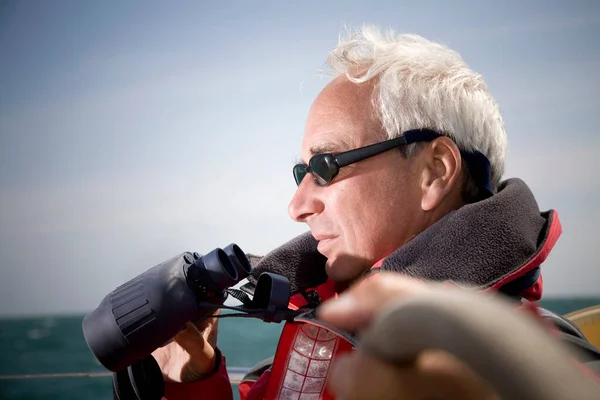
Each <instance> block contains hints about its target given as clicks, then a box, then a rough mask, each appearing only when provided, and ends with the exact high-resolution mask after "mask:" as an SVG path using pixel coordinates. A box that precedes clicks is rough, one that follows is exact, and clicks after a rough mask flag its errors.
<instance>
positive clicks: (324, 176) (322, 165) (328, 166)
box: [310, 155, 337, 186]
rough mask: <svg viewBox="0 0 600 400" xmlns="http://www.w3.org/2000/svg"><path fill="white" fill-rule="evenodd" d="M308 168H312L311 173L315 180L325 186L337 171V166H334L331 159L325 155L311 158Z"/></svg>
mask: <svg viewBox="0 0 600 400" xmlns="http://www.w3.org/2000/svg"><path fill="white" fill-rule="evenodd" d="M310 169H311V170H312V175H313V177H314V178H315V182H316V183H317V184H318V185H321V186H325V185H327V184H328V183H330V182H331V181H332V180H333V178H334V176H335V173H336V172H337V168H336V167H335V164H334V163H333V160H331V159H330V157H327V156H325V155H323V156H315V157H313V158H311V160H310Z"/></svg>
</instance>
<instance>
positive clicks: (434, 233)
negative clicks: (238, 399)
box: [154, 28, 561, 400]
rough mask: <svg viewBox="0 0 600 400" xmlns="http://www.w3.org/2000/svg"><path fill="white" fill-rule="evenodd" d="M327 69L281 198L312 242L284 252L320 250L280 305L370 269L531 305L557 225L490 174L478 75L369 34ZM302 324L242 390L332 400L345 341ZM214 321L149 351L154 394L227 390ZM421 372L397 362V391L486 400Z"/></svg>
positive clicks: (475, 386)
mask: <svg viewBox="0 0 600 400" xmlns="http://www.w3.org/2000/svg"><path fill="white" fill-rule="evenodd" d="M329 64H330V66H331V69H332V71H333V73H334V78H333V80H332V81H331V82H330V83H329V85H327V87H326V88H325V89H323V91H322V92H321V93H320V94H319V95H318V97H317V98H316V99H315V101H314V103H313V105H312V107H311V109H310V112H309V115H308V119H307V123H306V130H305V135H304V139H303V142H302V160H303V162H302V163H300V164H299V165H297V166H295V167H294V176H295V179H296V182H297V184H298V190H297V192H296V194H295V196H294V197H293V198H292V200H291V202H290V204H289V213H290V216H291V217H292V218H293V219H294V220H295V221H298V222H302V223H306V224H307V225H308V226H309V227H310V232H311V235H312V236H310V237H306V236H302V237H300V238H297V239H295V241H292V244H291V246H292V247H293V246H296V245H297V244H298V243H302V245H306V243H308V244H309V247H310V245H311V243H312V245H314V246H315V247H316V250H318V253H320V255H322V256H324V258H323V263H321V264H319V262H311V263H304V264H303V265H300V266H296V267H295V269H294V271H287V276H288V277H289V278H290V279H291V280H293V282H292V286H293V289H294V294H295V295H294V296H293V297H292V299H291V307H295V308H298V307H303V306H306V305H307V304H308V305H311V306H316V305H318V304H319V303H320V302H322V301H325V300H327V299H329V298H335V297H336V296H337V294H338V293H341V292H342V291H343V290H345V289H346V288H347V287H349V286H351V285H352V284H353V283H355V282H357V281H360V280H361V278H363V277H365V276H366V275H368V274H370V273H371V272H374V271H379V270H384V271H394V272H396V273H400V274H404V275H409V276H412V277H416V278H420V279H426V280H434V281H438V282H453V283H454V284H456V285H463V284H465V285H469V286H474V287H477V288H479V289H481V290H488V291H502V292H503V293H506V294H507V295H508V296H512V297H514V298H515V299H516V300H521V299H523V298H525V299H528V300H537V299H539V298H540V297H541V290H542V284H541V277H540V274H539V266H540V264H541V263H542V262H543V261H544V259H545V257H546V256H547V254H548V253H549V251H550V250H551V248H552V247H553V245H554V243H555V242H556V240H557V239H558V236H559V235H560V230H561V228H560V223H559V221H558V218H557V216H556V213H555V212H553V211H549V212H540V210H539V209H538V207H537V204H536V202H535V198H534V197H533V195H532V194H531V192H530V191H529V189H528V188H527V186H526V185H525V184H524V183H523V182H522V181H520V180H510V181H506V182H501V177H502V175H503V173H504V164H505V153H506V134H505V130H504V125H503V121H502V117H501V115H500V112H499V110H498V106H497V104H496V103H495V101H494V99H493V98H492V96H491V95H490V93H489V92H488V91H487V88H486V84H485V82H484V80H483V79H482V77H481V76H480V75H479V74H477V73H475V72H473V71H471V70H470V69H469V68H468V66H467V65H466V64H465V62H464V61H463V60H462V58H461V57H460V55H459V54H457V53H456V52H454V51H452V50H450V49H448V48H446V47H444V46H442V45H439V44H436V43H432V42H430V41H427V40H425V39H423V38H421V37H419V36H415V35H401V36H394V35H393V34H392V33H389V34H387V35H385V36H384V35H382V34H380V33H379V32H378V31H377V30H376V29H374V28H365V29H363V31H362V32H361V33H360V34H358V35H355V36H351V37H350V38H348V39H347V40H345V41H342V42H341V43H340V44H339V45H338V46H337V47H336V48H335V49H334V50H333V51H332V52H331V53H330V56H329ZM352 150H354V151H352ZM305 247H306V246H305ZM287 249H288V250H289V246H288V247H287ZM277 251H279V250H275V252H277ZM266 258H267V257H265V259H266ZM309 259H310V260H313V261H315V260H318V258H314V257H313V258H309ZM255 269H256V270H257V271H262V270H269V266H268V265H263V264H261V262H259V263H258V264H257V265H256V268H255ZM323 272H324V273H325V274H326V275H325V274H323ZM284 273H286V272H285V271H284ZM294 277H297V278H298V279H297V280H296V281H294ZM307 277H308V278H307ZM313 278H314V279H313ZM308 322H309V323H307V324H297V323H294V324H291V323H288V324H286V325H285V326H284V329H283V332H282V337H281V339H280V342H279V344H278V348H277V352H276V354H275V357H274V360H273V362H272V365H269V366H268V367H265V368H263V369H260V370H259V371H258V372H259V373H257V374H255V376H254V377H248V379H246V380H245V381H244V382H243V383H242V384H241V385H240V393H241V395H242V398H246V399H248V400H252V399H263V398H269V399H272V398H280V399H308V398H310V399H331V398H333V397H332V394H331V393H330V392H328V389H327V387H326V384H325V382H326V378H327V377H328V374H329V371H330V367H331V365H332V361H335V360H336V359H337V358H338V357H340V356H341V355H342V354H343V353H347V352H350V351H352V345H351V343H350V342H349V341H348V340H345V339H344V338H342V337H340V336H338V335H336V334H334V333H331V332H329V331H327V330H326V329H324V328H323V327H322V326H320V325H319V324H318V322H315V321H312V322H311V321H308ZM216 326H217V325H216V322H215V321H208V322H207V323H205V324H204V325H202V326H198V327H197V326H194V325H192V324H190V325H189V326H188V328H187V329H186V330H185V331H183V332H182V333H180V334H179V335H178V336H177V337H176V338H175V342H174V343H171V344H169V345H168V346H165V347H164V348H161V349H158V350H157V351H155V352H154V356H155V358H156V359H157V361H158V363H159V365H160V366H161V369H162V371H163V374H164V376H165V381H166V382H167V384H166V396H165V398H167V399H169V400H175V399H183V398H219V399H223V398H231V397H232V393H231V388H230V386H229V380H228V377H227V373H226V369H225V359H224V357H223V356H222V355H221V354H220V352H219V350H218V348H217V347H216ZM426 365H429V366H430V368H429V369H428V368H425V369H422V368H421V369H419V367H417V366H411V367H408V366H407V367H406V368H407V369H409V370H410V371H412V374H413V376H415V377H420V378H421V379H415V382H419V384H418V385H416V386H415V387H413V388H412V389H411V390H412V391H411V395H415V396H418V394H419V393H423V394H426V395H435V394H436V393H432V392H431V388H432V387H436V388H439V389H440V390H441V392H439V393H446V390H445V389H447V388H448V387H453V388H454V389H456V390H454V389H453V390H454V392H456V393H457V398H488V397H490V396H493V393H492V392H491V390H490V388H489V387H488V386H487V385H486V384H485V383H483V382H481V380H479V378H477V377H476V375H475V374H473V373H472V372H471V371H468V369H467V368H461V367H458V366H459V365H460V363H458V362H456V361H455V360H454V361H448V360H447V358H444V357H442V358H439V357H438V358H436V357H434V358H433V359H432V360H430V362H429V363H427V362H426ZM411 368H412V369H411ZM432 371H435V373H432ZM433 383H435V384H433ZM461 396H462V397H461ZM411 398H412V397H411ZM415 398H420V397H415Z"/></svg>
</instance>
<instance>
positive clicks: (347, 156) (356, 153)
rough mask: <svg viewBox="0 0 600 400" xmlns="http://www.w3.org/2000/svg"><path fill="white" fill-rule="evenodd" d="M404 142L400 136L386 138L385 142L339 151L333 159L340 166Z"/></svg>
mask: <svg viewBox="0 0 600 400" xmlns="http://www.w3.org/2000/svg"><path fill="white" fill-rule="evenodd" d="M404 144H406V139H405V138H404V137H402V136H401V137H397V138H395V139H392V140H387V141H385V142H380V143H375V144H372V145H370V146H365V147H361V148H359V149H354V150H350V151H346V152H344V153H340V154H338V155H336V156H335V159H336V161H337V163H338V166H339V167H340V168H341V167H344V166H346V165H349V164H352V163H355V162H358V161H361V160H364V159H365V158H369V157H372V156H375V155H377V154H379V153H383V152H384V151H388V150H391V149H393V148H394V147H398V146H401V145H404Z"/></svg>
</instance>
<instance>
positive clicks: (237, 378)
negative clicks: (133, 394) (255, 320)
mask: <svg viewBox="0 0 600 400" xmlns="http://www.w3.org/2000/svg"><path fill="white" fill-rule="evenodd" d="M246 372H248V368H243V367H228V368H227V373H228V375H229V380H230V382H231V383H232V384H234V385H237V384H239V383H240V382H241V381H242V378H243V377H244V375H245V374H246ZM112 376H113V373H112V372H63V373H52V374H20V375H0V381H11V380H15V381H16V380H24V379H57V378H112Z"/></svg>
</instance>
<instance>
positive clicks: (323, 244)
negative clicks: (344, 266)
mask: <svg viewBox="0 0 600 400" xmlns="http://www.w3.org/2000/svg"><path fill="white" fill-rule="evenodd" d="M336 237H337V236H332V235H317V236H315V239H316V240H317V241H318V242H319V244H318V245H317V250H318V251H319V253H321V254H323V255H324V256H326V255H327V254H326V253H327V250H328V248H330V247H331V243H332V242H333V240H334V239H335V238H336Z"/></svg>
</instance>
